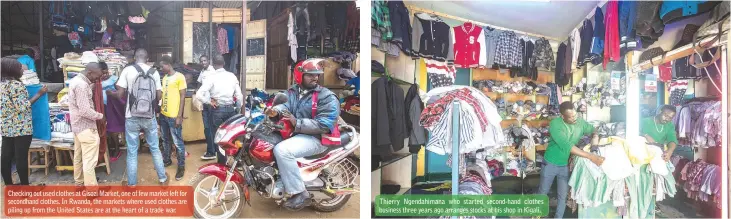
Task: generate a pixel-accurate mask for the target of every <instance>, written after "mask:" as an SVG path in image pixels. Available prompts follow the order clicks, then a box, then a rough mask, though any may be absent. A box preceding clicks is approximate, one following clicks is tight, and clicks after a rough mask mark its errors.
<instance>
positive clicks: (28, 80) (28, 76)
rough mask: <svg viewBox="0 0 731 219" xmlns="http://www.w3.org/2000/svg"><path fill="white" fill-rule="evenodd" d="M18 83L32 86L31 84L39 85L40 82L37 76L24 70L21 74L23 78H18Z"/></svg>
mask: <svg viewBox="0 0 731 219" xmlns="http://www.w3.org/2000/svg"><path fill="white" fill-rule="evenodd" d="M20 81H22V82H23V84H24V85H33V84H40V83H41V81H40V80H39V79H38V74H36V72H34V71H30V70H26V71H24V72H23V76H22V77H20Z"/></svg>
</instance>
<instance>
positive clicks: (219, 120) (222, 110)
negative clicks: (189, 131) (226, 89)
mask: <svg viewBox="0 0 731 219" xmlns="http://www.w3.org/2000/svg"><path fill="white" fill-rule="evenodd" d="M210 112H211V118H210V120H208V121H209V122H210V125H211V126H210V127H211V137H212V138H215V136H216V131H218V127H219V126H221V124H223V123H224V122H226V120H228V119H229V118H231V117H233V116H235V115H236V108H235V107H234V105H226V106H218V107H216V108H215V109H211V111H210ZM211 142H213V139H211ZM215 147H218V146H217V145H216V144H215V142H214V148H215ZM215 151H216V155H217V157H218V163H220V164H225V163H226V155H225V154H221V152H219V151H218V150H215Z"/></svg>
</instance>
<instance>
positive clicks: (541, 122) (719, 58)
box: [371, 1, 731, 218]
mask: <svg viewBox="0 0 731 219" xmlns="http://www.w3.org/2000/svg"><path fill="white" fill-rule="evenodd" d="M681 2H682V4H681V5H685V4H692V5H693V7H697V9H698V10H693V11H689V10H685V9H682V8H680V7H678V6H677V5H675V3H674V2H670V1H665V2H624V1H622V2H616V1H581V2H550V1H545V2H542V1H530V2H507V1H506V2H480V3H477V2H449V1H446V2H408V1H407V2H401V1H376V2H373V4H372V8H371V10H372V11H373V13H372V14H371V16H372V17H371V31H372V32H371V33H372V38H371V54H372V55H371V60H372V71H373V72H372V75H371V76H372V82H373V84H372V89H373V90H372V92H373V109H372V110H373V111H372V112H373V117H372V121H373V123H372V125H373V130H374V131H373V134H372V136H373V139H372V144H373V145H372V147H373V149H372V151H373V154H372V162H373V163H372V172H371V176H372V178H371V189H372V190H371V191H372V194H371V200H372V202H373V201H374V200H375V198H376V196H377V195H381V194H397V195H398V194H474V195H490V194H534V193H537V190H538V186H539V182H540V173H541V166H542V163H543V162H545V161H544V158H543V156H544V153H545V150H546V147H547V146H548V144H549V141H550V139H551V137H550V134H549V132H548V128H549V122H550V121H551V120H552V119H554V118H557V117H559V116H560V114H559V111H558V105H559V104H560V103H561V102H564V101H570V102H572V103H573V104H574V107H575V109H576V110H577V112H578V115H579V117H580V118H581V119H583V120H585V121H587V122H589V123H590V124H591V125H593V126H594V127H595V129H596V130H597V132H598V134H599V135H600V137H601V141H600V142H602V143H600V144H605V145H621V144H620V143H618V142H619V140H618V139H621V141H625V140H626V141H632V142H635V141H634V140H636V139H637V138H638V136H640V134H639V133H640V128H639V126H640V123H639V121H640V119H641V118H646V117H651V116H655V115H657V112H658V110H659V109H660V107H662V106H663V105H672V106H674V107H675V108H676V116H675V118H674V120H673V124H675V127H676V130H675V131H676V135H677V138H678V141H679V144H678V146H677V147H676V149H675V150H674V152H673V154H672V157H671V158H670V159H669V161H668V163H670V164H671V165H672V166H673V167H674V168H671V169H669V170H668V171H669V172H672V174H670V173H666V174H658V173H653V174H655V175H654V176H655V177H661V178H658V179H662V177H664V178H665V179H669V178H673V179H674V180H675V181H674V183H667V182H662V181H663V180H653V181H645V182H646V183H643V185H649V186H648V187H643V188H637V187H636V186H631V185H630V183H622V185H624V186H625V187H623V189H625V192H624V193H623V194H622V197H624V200H625V201H626V202H624V203H623V204H621V205H619V204H616V203H617V202H616V201H617V200H612V199H607V198H604V199H601V198H600V199H598V200H597V201H594V200H587V198H586V197H587V195H585V194H583V193H582V194H573V193H576V192H577V191H580V190H586V187H582V185H581V184H580V183H576V182H578V181H585V180H588V179H585V178H582V177H581V176H583V177H586V175H582V174H578V173H577V174H572V175H571V179H570V181H569V187H570V188H569V191H570V193H569V195H568V197H569V198H568V201H567V204H568V207H567V209H566V210H565V213H564V217H579V218H597V217H602V218H606V217H608V218H622V217H625V218H626V217H669V218H706V217H721V209H722V208H721V190H720V184H721V178H720V175H721V169H720V168H722V165H721V164H722V157H721V156H722V155H721V154H723V153H722V151H721V145H722V141H726V142H727V139H722V137H721V131H723V130H727V129H726V128H727V127H725V126H723V125H722V124H725V120H726V118H724V119H723V120H724V123H721V120H722V118H720V117H723V116H720V115H723V114H721V112H722V111H723V112H724V114H725V112H727V109H728V108H727V107H728V105H727V101H725V100H724V101H722V98H721V97H722V94H725V93H728V89H727V87H726V86H727V83H728V80H729V78H728V73H727V69H726V68H727V62H728V59H727V52H728V51H727V47H728V42H727V37H728V17H727V15H728V5H724V4H717V3H713V2H704V3H698V4H697V5H696V4H693V3H686V2H685V1H681ZM648 8H650V9H648ZM567 9H568V10H567ZM487 11H492V12H495V13H485V12H487ZM679 11H680V12H679ZM681 12H682V13H681ZM724 16H726V17H724ZM639 20H642V21H647V23H642V22H638V21H639ZM650 22H651V24H650ZM718 23H721V24H723V26H722V28H720V29H721V31H720V32H721V34H718V33H719V31H718V29H719V27H718ZM711 27H712V28H715V29H714V30H715V32H714V31H709V30H710V29H709V28H711ZM475 30H477V31H475ZM474 42H476V43H474ZM425 43H426V44H430V46H425ZM475 44H477V46H475ZM434 45H436V46H434ZM460 54H461V55H463V56H460ZM464 54H467V55H466V56H467V57H465V55H464ZM470 54H472V56H473V57H469V56H470ZM477 57H480V58H477ZM482 57H486V58H485V60H482V59H481V58H482ZM455 86H457V87H455ZM378 95H381V96H384V97H389V98H390V97H393V99H392V100H390V101H389V100H386V101H377V100H378V99H377V96H378ZM464 96H468V97H469V96H471V97H472V98H464ZM414 102H417V103H414ZM452 103H458V104H452ZM455 105H457V106H455ZM453 107H454V108H453ZM435 109H438V110H435ZM455 112H458V114H457V115H455ZM465 113H466V114H467V115H469V116H465V115H464V114H465ZM379 116H380V117H386V118H388V119H389V120H390V122H389V120H379V118H378V117H379ZM460 116H461V117H460ZM470 116H472V117H470ZM449 118H451V119H449ZM465 118H469V119H466V121H464V119H465ZM484 118H486V119H484ZM485 120H487V121H485ZM496 120H497V121H496ZM400 121H403V122H400ZM399 123H402V124H405V126H404V125H399ZM465 124H469V125H465ZM478 127H481V128H482V129H479V128H478ZM680 127H682V129H681V128H680ZM704 127H713V128H711V129H708V128H704ZM384 129H385V130H387V131H383V130H384ZM378 130H381V132H380V133H382V134H381V135H379V132H377V131H378ZM694 133H695V134H694ZM701 133H702V134H701ZM480 135H482V136H480ZM701 135H705V136H701ZM455 136H458V137H459V138H456V137H455ZM639 141H644V138H641V137H640V139H639ZM589 142H590V139H589V138H587V137H585V138H584V139H582V141H580V143H579V144H578V145H576V146H578V147H579V148H581V149H584V150H585V151H590V152H592V153H596V152H595V151H596V147H590V144H589ZM627 156H629V155H627ZM729 156H731V154H730V155H729ZM582 159H583V158H582ZM580 160H581V159H576V158H572V161H570V163H571V164H570V167H569V171H570V172H573V171H574V170H579V169H577V168H576V165H584V164H580V163H581V162H579V161H580ZM589 165H594V166H596V165H595V164H592V163H589ZM632 165H633V168H634V169H635V171H640V167H641V164H635V163H632ZM656 169H662V168H656ZM673 169H674V170H673ZM643 170H644V169H643ZM668 175H669V176H668ZM629 178H632V177H629ZM629 178H624V179H622V180H629ZM622 180H620V181H622ZM633 180H634V178H633ZM572 182H574V183H572ZM633 182H634V181H633ZM705 183H710V184H708V185H709V186H710V185H711V184H712V185H713V186H712V187H713V188H719V189H718V190H715V189H708V190H703V189H697V188H698V187H703V185H704V184H705ZM556 186H557V185H556V183H553V188H552V189H551V191H550V192H549V194H548V195H549V199H550V200H551V201H550V208H551V213H550V215H549V217H552V216H553V215H554V213H555V209H556V203H557V200H556V193H557V192H556V191H557V190H556ZM632 191H634V192H632ZM657 194H660V195H657ZM638 197H653V198H654V199H652V200H650V201H647V202H644V201H639V200H640V199H639V198H638ZM589 198H596V197H592V196H591V195H589ZM613 201H614V202H613ZM373 206H374V207H375V204H374V205H373ZM632 208H634V209H632ZM628 209H629V210H628ZM373 216H376V214H375V209H374V214H373Z"/></svg>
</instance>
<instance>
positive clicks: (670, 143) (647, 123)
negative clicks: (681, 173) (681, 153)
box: [640, 105, 678, 161]
mask: <svg viewBox="0 0 731 219" xmlns="http://www.w3.org/2000/svg"><path fill="white" fill-rule="evenodd" d="M674 117H675V107H673V106H670V105H665V106H663V107H662V108H660V112H659V113H658V114H657V116H653V117H648V118H644V119H642V121H640V135H642V137H645V139H647V143H655V144H659V145H663V146H664V145H667V149H665V148H663V150H665V153H664V154H663V158H664V159H665V161H669V160H670V156H672V155H673V151H675V147H676V146H677V145H678V137H677V136H676V134H675V125H674V124H673V123H672V120H673V118H674Z"/></svg>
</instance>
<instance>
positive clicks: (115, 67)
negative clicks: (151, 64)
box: [92, 48, 127, 76]
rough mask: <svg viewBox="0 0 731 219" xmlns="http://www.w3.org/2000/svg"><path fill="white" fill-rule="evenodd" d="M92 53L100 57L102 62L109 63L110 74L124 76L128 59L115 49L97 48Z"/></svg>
mask: <svg viewBox="0 0 731 219" xmlns="http://www.w3.org/2000/svg"><path fill="white" fill-rule="evenodd" d="M92 52H94V54H96V55H97V56H98V57H99V60H100V61H103V62H105V63H107V66H108V67H109V73H110V74H112V75H116V76H119V75H120V74H122V70H123V69H124V66H127V57H124V56H123V55H122V54H120V53H119V52H117V50H116V49H114V48H97V49H95V50H93V51H92Z"/></svg>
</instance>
